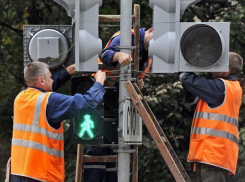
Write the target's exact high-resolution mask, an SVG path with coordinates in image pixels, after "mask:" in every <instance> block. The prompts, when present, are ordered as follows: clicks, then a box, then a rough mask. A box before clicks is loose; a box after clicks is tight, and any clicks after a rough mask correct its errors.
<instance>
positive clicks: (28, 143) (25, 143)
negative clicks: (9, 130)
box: [12, 139, 64, 158]
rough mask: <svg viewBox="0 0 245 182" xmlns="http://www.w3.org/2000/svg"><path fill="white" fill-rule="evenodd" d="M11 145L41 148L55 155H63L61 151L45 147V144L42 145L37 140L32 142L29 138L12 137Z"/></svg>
mask: <svg viewBox="0 0 245 182" xmlns="http://www.w3.org/2000/svg"><path fill="white" fill-rule="evenodd" d="M12 145H16V146H22V147H27V148H32V149H37V150H41V151H43V152H46V153H48V154H49V155H52V156H55V157H62V158H63V157H64V152H63V151H59V150H55V149H52V148H49V147H47V146H46V145H43V144H40V143H37V142H33V141H29V140H21V139H12Z"/></svg>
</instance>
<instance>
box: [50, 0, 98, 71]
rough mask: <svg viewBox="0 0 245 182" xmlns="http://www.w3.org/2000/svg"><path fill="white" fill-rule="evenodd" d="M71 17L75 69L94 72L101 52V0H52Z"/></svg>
mask: <svg viewBox="0 0 245 182" xmlns="http://www.w3.org/2000/svg"><path fill="white" fill-rule="evenodd" d="M54 1H55V2H56V3H58V4H60V5H61V6H63V7H64V8H65V10H66V12H67V14H68V16H70V17H72V19H73V24H72V31H73V43H74V44H75V64H76V71H83V72H95V71H97V70H98V57H99V55H100V54H101V52H102V41H101V39H99V37H98V35H99V33H98V31H99V6H101V5H102V0H54Z"/></svg>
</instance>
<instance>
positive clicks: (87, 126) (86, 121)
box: [79, 115, 94, 138]
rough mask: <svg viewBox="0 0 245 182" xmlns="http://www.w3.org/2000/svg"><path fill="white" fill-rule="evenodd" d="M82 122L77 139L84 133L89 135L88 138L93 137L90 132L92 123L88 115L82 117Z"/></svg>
mask: <svg viewBox="0 0 245 182" xmlns="http://www.w3.org/2000/svg"><path fill="white" fill-rule="evenodd" d="M83 119H84V121H83V122H82V123H81V124H80V127H81V128H82V130H81V132H80V133H79V137H83V136H84V134H85V132H87V134H88V135H89V137H90V138H93V137H94V134H93V132H92V129H93V128H94V122H93V120H92V119H91V116H90V115H85V116H84V117H83Z"/></svg>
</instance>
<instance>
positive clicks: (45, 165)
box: [11, 88, 65, 182]
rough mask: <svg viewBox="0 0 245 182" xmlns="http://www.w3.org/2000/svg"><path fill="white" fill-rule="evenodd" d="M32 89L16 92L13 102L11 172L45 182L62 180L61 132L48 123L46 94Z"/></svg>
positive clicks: (62, 154)
mask: <svg viewBox="0 0 245 182" xmlns="http://www.w3.org/2000/svg"><path fill="white" fill-rule="evenodd" d="M51 93H52V92H47V93H43V92H41V91H39V90H37V89H34V88H28V89H26V90H24V91H22V92H20V93H19V95H18V96H17V97H16V99H15V102H14V126H13V138H12V149H11V174H13V175H18V176H25V177H29V178H32V179H36V180H40V181H45V182H63V181H64V180H65V171H64V170H65V166H64V133H63V125H62V123H61V127H60V128H59V129H54V128H52V127H51V126H49V123H48V121H47V119H46V106H47V103H48V98H49V95H50V94H51Z"/></svg>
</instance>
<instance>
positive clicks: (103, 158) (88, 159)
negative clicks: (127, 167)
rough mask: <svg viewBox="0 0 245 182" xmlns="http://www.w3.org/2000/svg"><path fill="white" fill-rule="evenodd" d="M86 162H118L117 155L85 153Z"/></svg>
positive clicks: (84, 159)
mask: <svg viewBox="0 0 245 182" xmlns="http://www.w3.org/2000/svg"><path fill="white" fill-rule="evenodd" d="M83 161H84V162H117V155H105V156H91V155H84V156H83Z"/></svg>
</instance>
